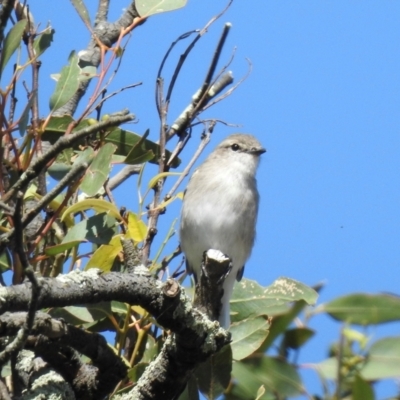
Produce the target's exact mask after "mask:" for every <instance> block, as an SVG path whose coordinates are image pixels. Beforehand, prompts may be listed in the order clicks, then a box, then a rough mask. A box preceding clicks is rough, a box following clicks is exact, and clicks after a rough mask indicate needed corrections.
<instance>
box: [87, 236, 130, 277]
mask: <svg viewBox="0 0 400 400" xmlns="http://www.w3.org/2000/svg"><path fill="white" fill-rule="evenodd" d="M122 237H123V236H122V235H116V236H114V237H113V238H112V239H111V241H110V243H108V244H103V245H101V246H100V247H99V248H98V249H97V250H96V251H95V252H94V254H93V256H92V257H90V259H89V262H88V263H87V264H86V267H85V271H87V270H88V269H90V268H98V269H100V270H102V271H103V272H109V271H111V268H112V266H113V263H114V260H115V257H117V255H118V254H119V253H120V252H121V251H122V245H121V238H122Z"/></svg>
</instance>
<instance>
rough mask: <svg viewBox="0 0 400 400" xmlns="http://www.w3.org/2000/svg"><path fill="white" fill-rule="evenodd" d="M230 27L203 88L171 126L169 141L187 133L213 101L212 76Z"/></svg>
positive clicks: (211, 65)
mask: <svg viewBox="0 0 400 400" xmlns="http://www.w3.org/2000/svg"><path fill="white" fill-rule="evenodd" d="M230 27H231V24H225V25H224V29H223V31H222V34H221V37H220V39H219V41H218V44H217V47H216V49H215V51H214V56H213V58H212V60H211V63H210V67H209V69H208V72H207V74H206V77H205V79H204V82H203V84H202V86H201V88H200V89H199V90H198V91H197V92H196V93H195V94H194V95H193V97H192V101H191V103H190V104H189V105H188V106H187V107H186V109H185V110H184V111H183V112H182V113H181V115H180V116H179V117H178V118H177V119H176V120H175V122H174V123H173V124H172V125H171V128H170V129H169V131H168V133H167V140H169V139H171V137H172V136H174V135H175V134H177V135H178V136H179V135H180V134H181V133H182V132H183V131H185V130H186V129H187V127H188V126H189V124H190V122H191V121H192V120H193V119H194V118H195V117H196V116H197V114H198V113H199V111H200V110H201V109H202V108H203V107H204V106H205V105H206V104H207V103H208V101H209V100H211V98H212V92H211V93H210V85H211V80H212V76H213V74H214V73H215V68H216V65H217V63H218V60H219V57H220V55H221V51H222V48H223V45H224V44H225V41H226V37H227V35H228V33H229V30H230Z"/></svg>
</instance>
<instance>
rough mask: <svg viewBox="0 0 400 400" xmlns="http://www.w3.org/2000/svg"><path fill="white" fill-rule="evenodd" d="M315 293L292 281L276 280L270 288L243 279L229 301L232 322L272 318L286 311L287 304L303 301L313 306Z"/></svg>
mask: <svg viewBox="0 0 400 400" xmlns="http://www.w3.org/2000/svg"><path fill="white" fill-rule="evenodd" d="M317 297H318V294H317V292H316V291H315V290H314V289H312V288H310V287H308V286H306V285H304V284H302V283H300V282H297V281H295V280H293V279H289V278H278V279H277V280H276V281H275V282H274V283H273V284H272V285H271V286H268V287H262V286H260V285H259V284H258V283H257V282H256V281H252V280H248V279H243V280H242V281H240V282H239V283H237V284H236V286H235V290H234V292H233V296H232V299H231V314H233V315H232V322H238V321H241V320H244V319H247V318H254V317H258V316H273V315H276V314H282V313H284V312H286V311H287V308H288V306H287V303H289V302H293V301H299V300H304V301H306V302H307V303H308V304H314V303H315V302H316V300H317Z"/></svg>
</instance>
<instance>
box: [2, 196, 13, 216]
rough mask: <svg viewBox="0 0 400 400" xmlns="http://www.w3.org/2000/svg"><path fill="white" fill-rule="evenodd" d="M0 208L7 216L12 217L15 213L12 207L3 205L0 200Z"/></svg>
mask: <svg viewBox="0 0 400 400" xmlns="http://www.w3.org/2000/svg"><path fill="white" fill-rule="evenodd" d="M0 208H2V209H3V210H4V211H5V212H6V213H7V214H8V215H13V214H14V212H15V211H14V209H13V208H12V207H10V206H9V205H7V204H6V203H3V202H2V201H1V200H0Z"/></svg>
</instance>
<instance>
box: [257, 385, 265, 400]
mask: <svg viewBox="0 0 400 400" xmlns="http://www.w3.org/2000/svg"><path fill="white" fill-rule="evenodd" d="M264 394H265V387H264V385H261V386H260V387H259V388H258V390H257V397H256V398H255V400H261V398H262V397H263V395H264Z"/></svg>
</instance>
